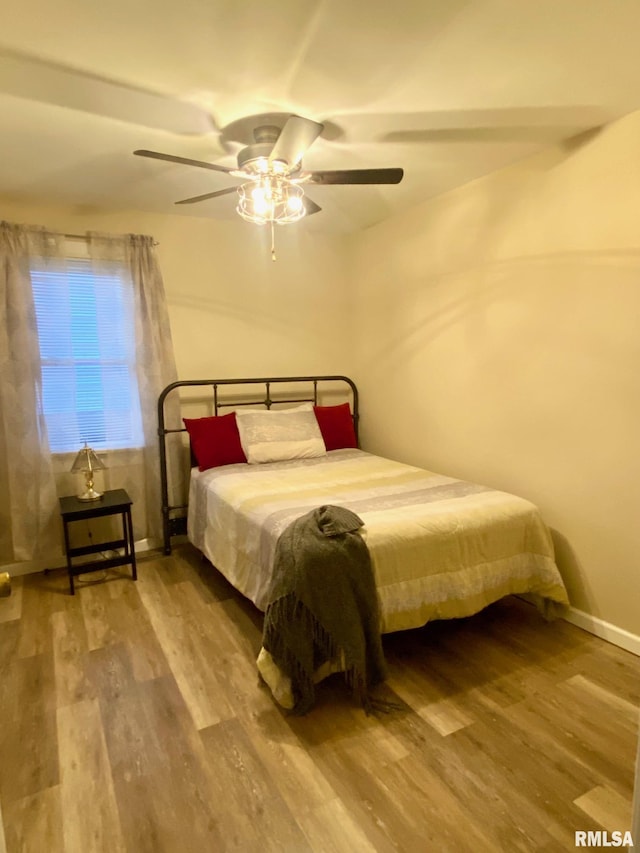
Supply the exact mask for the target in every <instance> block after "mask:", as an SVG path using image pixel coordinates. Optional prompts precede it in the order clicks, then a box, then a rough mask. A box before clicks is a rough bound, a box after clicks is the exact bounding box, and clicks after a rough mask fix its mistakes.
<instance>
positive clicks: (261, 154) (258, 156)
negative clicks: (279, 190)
mask: <svg viewBox="0 0 640 853" xmlns="http://www.w3.org/2000/svg"><path fill="white" fill-rule="evenodd" d="M273 146H274V142H256V143H255V144H254V145H247V147H246V148H243V149H242V151H240V152H238V168H239V169H242V170H243V171H245V172H254V173H256V174H264V173H265V172H276V173H277V174H280V175H285V174H287V173H288V172H289V171H290V170H289V164H288V163H286V162H285V161H284V160H272V161H271V162H269V155H270V154H271V152H272V151H273Z"/></svg>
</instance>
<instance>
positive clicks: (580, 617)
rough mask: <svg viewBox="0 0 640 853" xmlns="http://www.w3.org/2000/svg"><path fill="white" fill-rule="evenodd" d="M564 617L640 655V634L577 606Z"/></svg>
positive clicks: (573, 623) (579, 626) (591, 632)
mask: <svg viewBox="0 0 640 853" xmlns="http://www.w3.org/2000/svg"><path fill="white" fill-rule="evenodd" d="M563 618H564V619H565V620H566V621H567V622H571V624H572V625H577V626H578V628H583V629H584V630H585V631H588V632H589V633H590V634H595V635H596V637H600V638H601V639H602V640H606V641H607V642H608V643H612V644H613V645H614V646H619V647H620V648H621V649H626V650H627V651H628V652H632V653H633V654H634V655H638V656H639V657H640V636H638V635H637V634H632V633H631V631H625V629H624V628H618V627H617V625H612V624H611V622H605V621H604V619H598V617H597V616H591V614H590V613H585V612H584V611H583V610H577V609H576V608H575V607H570V608H569V610H568V611H567V613H565V614H564V617H563Z"/></svg>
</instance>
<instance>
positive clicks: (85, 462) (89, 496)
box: [71, 441, 107, 501]
mask: <svg viewBox="0 0 640 853" xmlns="http://www.w3.org/2000/svg"><path fill="white" fill-rule="evenodd" d="M106 467H107V466H106V465H105V464H104V462H103V461H102V460H101V459H100V457H99V456H98V455H97V454H96V452H95V451H94V450H92V449H91V448H90V447H89V446H88V444H87V442H86V441H85V443H84V447H83V448H82V449H81V450H79V451H78V453H77V455H76V458H75V459H74V461H73V465H72V466H71V472H72V473H73V474H77V473H80V472H82V473H83V474H84V476H85V490H84V492H83V493H82V494H80V495H78V496H77V497H78V500H81V501H95V500H98V499H99V498H101V497H102V492H97V491H96V490H95V489H94V488H93V472H94V471H102V470H104V469H105V468H106Z"/></svg>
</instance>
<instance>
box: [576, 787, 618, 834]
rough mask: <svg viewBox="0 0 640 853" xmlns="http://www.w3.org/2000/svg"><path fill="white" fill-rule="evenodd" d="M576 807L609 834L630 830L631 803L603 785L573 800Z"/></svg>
mask: <svg viewBox="0 0 640 853" xmlns="http://www.w3.org/2000/svg"><path fill="white" fill-rule="evenodd" d="M574 803H575V804H576V806H578V808H579V809H582V811H583V812H585V814H588V815H589V817H591V818H593V820H595V821H596V822H597V823H599V824H600V826H604V828H605V829H606V830H608V831H609V832H616V831H617V832H622V833H624V832H627V831H629V830H630V828H631V811H632V809H631V801H630V800H628V799H627V798H626V797H621V796H620V794H618V793H617V792H616V791H613V790H611V788H607V787H606V786H604V785H597V786H596V787H595V788H592V789H591V790H590V791H587V792H586V793H584V794H582V795H581V796H580V797H578V798H577V799H575V800H574Z"/></svg>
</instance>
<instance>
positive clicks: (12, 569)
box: [0, 539, 158, 578]
mask: <svg viewBox="0 0 640 853" xmlns="http://www.w3.org/2000/svg"><path fill="white" fill-rule="evenodd" d="M133 544H134V547H135V549H136V554H141V553H143V552H144V551H150V550H151V549H152V548H155V547H158V546H157V545H154V544H153V543H152V542H150V541H149V539H140V540H139V541H138V542H134V543H133ZM66 568H67V560H66V558H65V557H64V555H60V556H59V557H54V558H53V559H51V560H26V561H24V562H22V563H8V564H5V565H0V572H9V574H10V575H11V577H13V578H17V577H19V576H20V575H34V574H37V573H38V572H44V570H45V569H66ZM96 568H99V566H98V567H96Z"/></svg>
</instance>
